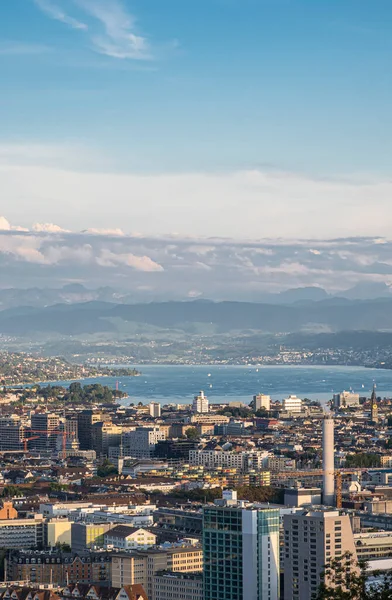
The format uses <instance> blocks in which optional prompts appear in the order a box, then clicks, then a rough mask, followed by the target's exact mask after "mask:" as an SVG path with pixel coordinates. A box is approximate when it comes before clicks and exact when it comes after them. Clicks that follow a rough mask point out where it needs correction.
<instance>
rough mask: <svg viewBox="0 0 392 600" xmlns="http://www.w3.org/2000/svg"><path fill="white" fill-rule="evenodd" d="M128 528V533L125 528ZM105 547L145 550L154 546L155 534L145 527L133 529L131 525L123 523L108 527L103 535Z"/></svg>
mask: <svg viewBox="0 0 392 600" xmlns="http://www.w3.org/2000/svg"><path fill="white" fill-rule="evenodd" d="M127 529H128V530H129V533H128V532H127V531H126V530H127ZM104 540H105V547H106V548H117V549H118V550H146V549H147V548H151V546H155V544H156V540H157V536H156V535H154V534H153V533H151V532H150V531H147V530H146V529H141V528H140V529H137V530H136V531H134V530H133V529H132V528H131V527H126V526H124V525H122V526H120V527H114V528H113V529H110V530H109V531H108V532H107V533H105V535H104Z"/></svg>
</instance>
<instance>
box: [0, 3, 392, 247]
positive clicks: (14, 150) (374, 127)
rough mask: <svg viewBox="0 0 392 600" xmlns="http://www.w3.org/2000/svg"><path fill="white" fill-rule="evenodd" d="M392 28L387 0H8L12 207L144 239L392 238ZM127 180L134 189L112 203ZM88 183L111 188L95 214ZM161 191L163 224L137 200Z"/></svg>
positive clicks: (1, 128) (0, 110)
mask: <svg viewBox="0 0 392 600" xmlns="http://www.w3.org/2000/svg"><path fill="white" fill-rule="evenodd" d="M391 27H392V3H391V2H390V0H165V1H163V0H3V2H1V3H0V39H1V42H0V80H1V82H2V92H1V97H0V193H1V195H2V198H3V201H2V206H0V215H1V214H3V215H4V217H5V218H6V219H7V222H9V221H10V222H12V223H15V224H17V225H18V226H22V227H28V226H30V225H31V223H32V222H33V220H34V219H35V217H36V219H37V220H39V221H40V222H48V223H51V224H53V223H56V224H57V223H59V225H60V226H61V227H65V228H70V229H82V228H88V227H100V228H102V227H105V226H108V227H110V228H117V227H125V229H126V230H127V231H142V232H144V233H147V234H158V233H172V232H180V233H182V234H186V235H189V234H191V233H194V234H196V235H203V234H207V235H225V236H236V235H238V236H241V237H242V238H247V237H255V236H257V235H260V236H261V237H262V236H264V237H265V236H272V237H273V236H281V235H283V236H290V237H295V236H307V237H323V236H337V235H350V234H359V235H369V234H372V233H374V234H378V233H380V234H383V235H385V234H386V232H387V231H388V230H390V226H391V225H392V215H391V214H389V213H390V211H389V212H388V214H385V208H386V207H388V206H389V204H388V202H389V198H390V192H391V189H390V187H388V185H389V178H390V175H391V167H390V156H391V154H392V122H391V108H390V107H391V96H392V94H391V91H392V81H391V79H392V74H391V69H390V57H391V55H392V36H391V35H390V31H391ZM102 172H105V173H106V174H107V175H108V178H109V179H107V180H105V186H104V187H105V190H106V196H105V194H103V193H102V181H100V179H99V177H98V176H99V175H100V174H101V173H102ZM86 173H88V174H96V178H95V180H94V181H93V180H92V179H89V181H88V182H87V181H86V178H85V174H86ZM249 173H251V174H252V173H253V174H254V177H253V175H249ZM78 175H79V176H80V179H77V177H78ZM122 176H123V177H124V178H123V179H121V177H122ZM161 176H167V178H166V179H165V180H164V181H163V180H162V179H160V177H161ZM169 176H170V177H172V178H173V179H170V177H169ZM197 176H199V179H198V180H197V181H196V182H195V177H197ZM91 177H92V175H91ZM115 177H117V178H116V179H115V183H114V188H115V189H116V190H117V189H120V188H121V190H122V191H123V192H124V194H123V196H124V197H123V198H122V199H121V200H119V201H118V204H116V205H115V207H116V213H115V214H113V213H112V211H109V212H110V214H108V210H107V205H108V204H110V202H111V201H112V198H111V194H110V187H111V185H112V183H113V181H114V179H113V180H112V179H110V178H115ZM184 177H188V179H187V180H184V179H183V178H184ZM216 177H219V178H225V177H226V179H225V181H224V185H221V180H220V181H219V182H216V180H215V179H214V178H216ZM249 177H250V178H251V181H249ZM252 177H253V178H252ZM119 178H120V179H119ZM233 178H234V180H235V185H232V182H233ZM292 178H295V186H294V187H295V190H296V192H295V194H294V195H293V193H292ZM255 179H256V180H257V181H255ZM277 179H278V181H277ZM239 180H240V181H239ZM299 180H301V182H303V187H301V185H300V183H301V182H299ZM353 181H354V183H353ZM27 182H28V183H27ZM331 182H332V183H331ZM324 183H325V185H324ZM150 186H151V187H150ZM162 186H164V189H162ZM320 186H321V187H322V189H321V190H320ZM346 186H348V188H347V187H346ZM353 186H354V188H355V189H354V188H353ZM229 188H230V190H232V189H234V190H235V191H236V194H234V193H233V194H232V195H230V194H228V189H229ZM313 188H314V189H313ZM68 189H69V190H70V193H71V192H72V198H69V201H70V203H71V204H69V205H68V198H67V196H66V194H64V190H68ZM195 190H197V195H195ZM274 190H278V191H277V192H276V194H278V195H276V196H274ZM312 190H313V191H312ZM60 191H61V193H60ZM161 191H162V195H161ZM86 194H87V195H88V196H89V197H90V199H91V197H93V196H94V194H97V195H99V201H97V204H96V207H97V209H96V211H94V213H93V214H92V213H91V206H90V203H89V204H87V203H86V204H85V197H86ZM148 194H150V195H151V197H154V201H153V202H151V207H150V208H151V210H150V214H151V219H148V218H147V217H146V214H145V212H143V211H142V212H140V210H139V206H138V204H139V202H138V200H139V198H143V199H145V198H146V197H148ZM170 194H172V195H173V201H172V202H171V200H170V198H171V196H170ZM178 194H181V198H180V204H182V206H181V208H183V210H182V211H179V200H178ZM222 194H223V195H226V194H227V195H228V196H230V197H229V198H228V200H227V204H226V205H225V204H224V203H222V200H221V196H222ZM275 197H276V198H277V201H278V204H279V211H278V208H277V207H276V206H275V202H274V198H275ZM248 198H249V199H248ZM304 199H305V200H306V201H305V200H304ZM71 200H72V201H73V202H74V204H72V202H71ZM342 203H343V204H345V203H346V205H345V210H344V211H343V213H344V216H345V221H344V223H341V222H338V221H340V219H339V210H340V207H341V205H342ZM371 203H375V204H374V205H373V208H372V207H371ZM293 205H295V206H296V207H297V209H296V211H295V214H294V213H293ZM71 206H72V208H71ZM196 206H197V207H198V210H199V213H197V215H196V214H195V215H193V210H196V208H195V207H196ZM326 207H327V208H326ZM79 209H80V210H79ZM84 209H85V210H84ZM210 209H211V211H212V220H209V223H208V225H207V226H206V227H205V226H204V223H203V211H205V210H208V211H209V210H210ZM256 209H257V210H256ZM350 209H351V210H354V211H356V212H358V214H359V215H360V218H359V219H357V218H354V219H351V216H350ZM239 210H245V211H247V210H248V211H249V212H250V213H251V214H253V215H254V216H253V217H252V219H250V220H249V221H252V222H249V225H247V224H246V222H241V223H240V225H239V227H237V215H238V211H239ZM255 210H256V212H253V211H255ZM180 213H181V214H180ZM179 214H180V216H179ZM374 215H382V219H380V222H381V226H382V230H380V231H379V232H378V231H374V230H375V229H376V227H377V224H376V223H375V222H374V219H370V218H369V217H371V216H374ZM193 216H194V218H193ZM288 219H289V220H290V222H289V223H288ZM88 221H89V222H88ZM256 221H259V223H260V227H259V228H258V227H256V226H255V222H256ZM4 222H5V221H4ZM263 223H265V226H263Z"/></svg>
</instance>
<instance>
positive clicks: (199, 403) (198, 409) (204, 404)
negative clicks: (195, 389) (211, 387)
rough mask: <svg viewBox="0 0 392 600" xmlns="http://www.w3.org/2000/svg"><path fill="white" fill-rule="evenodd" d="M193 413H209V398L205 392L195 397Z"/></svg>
mask: <svg viewBox="0 0 392 600" xmlns="http://www.w3.org/2000/svg"><path fill="white" fill-rule="evenodd" d="M192 412H193V413H208V399H207V397H206V396H205V395H204V392H203V391H202V392H200V394H199V395H198V396H195V397H194V398H193V402H192Z"/></svg>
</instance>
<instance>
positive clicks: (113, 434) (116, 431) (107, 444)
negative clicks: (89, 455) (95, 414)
mask: <svg viewBox="0 0 392 600" xmlns="http://www.w3.org/2000/svg"><path fill="white" fill-rule="evenodd" d="M122 432H123V428H122V427H121V426H120V425H113V423H110V422H109V421H107V422H105V421H98V422H97V423H94V424H93V425H92V432H91V444H92V449H93V450H94V451H95V452H96V455H97V456H99V457H103V456H108V453H109V448H111V447H112V448H118V447H119V446H121V439H122Z"/></svg>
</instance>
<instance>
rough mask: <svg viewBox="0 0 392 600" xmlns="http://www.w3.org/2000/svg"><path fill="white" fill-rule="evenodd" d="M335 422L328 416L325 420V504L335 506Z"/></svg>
mask: <svg viewBox="0 0 392 600" xmlns="http://www.w3.org/2000/svg"><path fill="white" fill-rule="evenodd" d="M334 444H335V441H334V421H333V418H332V417H330V416H328V415H326V416H325V417H324V419H323V504H325V505H326V506H334V504H335V457H334V454H335V449H334Z"/></svg>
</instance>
